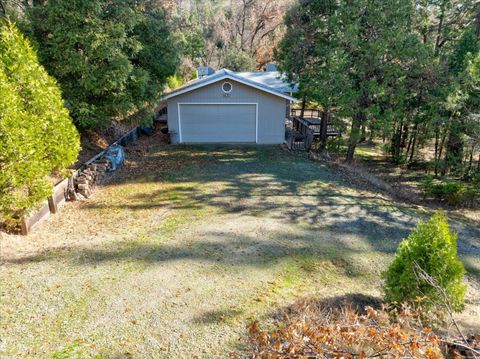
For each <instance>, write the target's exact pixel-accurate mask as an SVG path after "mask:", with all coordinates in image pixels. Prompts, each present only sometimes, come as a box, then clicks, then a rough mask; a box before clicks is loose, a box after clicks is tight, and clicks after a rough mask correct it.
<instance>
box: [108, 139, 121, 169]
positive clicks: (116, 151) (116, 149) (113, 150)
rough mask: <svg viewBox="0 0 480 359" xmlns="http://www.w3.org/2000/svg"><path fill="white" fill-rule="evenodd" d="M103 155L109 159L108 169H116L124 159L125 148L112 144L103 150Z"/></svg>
mask: <svg viewBox="0 0 480 359" xmlns="http://www.w3.org/2000/svg"><path fill="white" fill-rule="evenodd" d="M105 157H106V158H108V159H109V160H110V163H111V167H110V168H109V171H116V170H117V168H118V167H120V165H121V164H122V163H123V161H124V160H125V149H124V148H123V147H122V146H120V145H117V146H112V147H110V148H108V149H107V150H106V152H105Z"/></svg>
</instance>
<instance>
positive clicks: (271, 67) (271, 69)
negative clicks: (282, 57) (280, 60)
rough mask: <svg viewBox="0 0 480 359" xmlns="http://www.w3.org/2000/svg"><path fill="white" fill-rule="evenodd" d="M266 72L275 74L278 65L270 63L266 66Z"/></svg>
mask: <svg viewBox="0 0 480 359" xmlns="http://www.w3.org/2000/svg"><path fill="white" fill-rule="evenodd" d="M265 71H267V72H275V71H278V68H277V65H276V64H275V63H274V62H269V63H268V64H267V65H266V66H265Z"/></svg>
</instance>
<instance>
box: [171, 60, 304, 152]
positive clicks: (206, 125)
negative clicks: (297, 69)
mask: <svg viewBox="0 0 480 359" xmlns="http://www.w3.org/2000/svg"><path fill="white" fill-rule="evenodd" d="M203 71H204V73H203V74H202V71H199V75H200V76H202V77H201V78H199V79H196V80H194V81H191V82H189V83H187V84H185V85H184V86H182V87H180V88H178V89H176V90H174V91H172V92H170V93H169V94H167V95H166V96H165V97H164V99H163V100H165V101H166V106H167V123H168V131H169V134H170V140H171V143H174V144H177V143H258V144H280V143H283V142H284V139H285V119H286V117H287V113H288V109H289V107H290V104H291V103H292V102H293V101H296V99H295V98H294V97H293V96H292V94H293V93H294V92H296V86H294V85H291V84H289V83H288V82H287V81H286V80H285V79H284V78H283V77H282V76H281V75H280V74H279V73H278V72H277V71H266V72H233V71H229V70H226V69H223V70H219V71H216V72H213V71H211V70H209V69H208V68H204V69H203Z"/></svg>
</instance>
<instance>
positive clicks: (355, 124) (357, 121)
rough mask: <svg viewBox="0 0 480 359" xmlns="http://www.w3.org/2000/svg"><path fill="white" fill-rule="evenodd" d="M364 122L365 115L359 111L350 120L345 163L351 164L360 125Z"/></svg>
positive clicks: (358, 137)
mask: <svg viewBox="0 0 480 359" xmlns="http://www.w3.org/2000/svg"><path fill="white" fill-rule="evenodd" d="M364 121H365V113H364V112H363V111H362V110H359V111H358V112H357V113H356V114H355V117H354V118H353V120H352V130H351V131H350V139H349V141H348V150H347V155H346V157H345V162H347V163H351V162H352V161H353V158H354V156H355V148H356V147H357V144H358V140H359V139H360V129H361V127H362V123H363V122H364Z"/></svg>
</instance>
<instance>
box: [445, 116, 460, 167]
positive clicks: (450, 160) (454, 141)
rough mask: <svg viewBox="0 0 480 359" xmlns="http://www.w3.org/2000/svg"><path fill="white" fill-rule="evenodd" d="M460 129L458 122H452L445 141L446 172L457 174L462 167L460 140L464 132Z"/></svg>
mask: <svg viewBox="0 0 480 359" xmlns="http://www.w3.org/2000/svg"><path fill="white" fill-rule="evenodd" d="M462 127H463V126H461V124H460V122H459V121H458V120H453V121H452V124H451V127H450V134H449V136H448V140H447V151H446V152H445V160H446V169H445V170H446V172H448V171H449V170H452V171H454V172H458V171H459V170H460V168H461V167H462V162H463V147H464V143H463V138H462V134H463V132H464V131H463V128H462ZM446 172H445V173H446Z"/></svg>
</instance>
